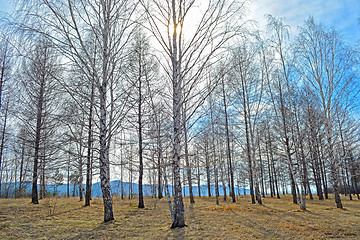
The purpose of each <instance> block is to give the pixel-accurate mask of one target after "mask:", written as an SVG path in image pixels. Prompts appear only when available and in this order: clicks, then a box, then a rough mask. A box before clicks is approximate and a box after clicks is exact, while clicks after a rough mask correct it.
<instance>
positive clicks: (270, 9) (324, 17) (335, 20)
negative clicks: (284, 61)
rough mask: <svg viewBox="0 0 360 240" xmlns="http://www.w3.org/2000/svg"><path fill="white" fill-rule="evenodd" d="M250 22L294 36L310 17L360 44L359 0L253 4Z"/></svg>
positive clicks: (2, 0)
mask: <svg viewBox="0 0 360 240" xmlns="http://www.w3.org/2000/svg"><path fill="white" fill-rule="evenodd" d="M13 2H14V0H0V11H10V10H11V4H10V3H13ZM249 10H250V16H249V17H250V18H252V19H255V20H256V21H258V22H259V25H260V27H261V28H262V29H265V24H266V23H265V18H264V15H265V14H267V13H270V14H272V15H273V16H275V17H282V18H285V21H286V23H287V24H289V25H290V26H291V29H292V34H296V33H297V32H298V29H297V27H298V26H301V25H302V24H303V23H304V20H305V19H307V18H308V17H309V16H310V15H311V16H314V17H315V19H316V20H317V21H320V22H322V23H323V24H325V25H327V26H334V27H335V28H336V29H337V30H338V31H339V32H340V33H341V34H342V35H343V36H344V39H345V40H346V41H348V42H350V43H355V42H358V41H359V40H360V24H359V22H358V19H359V18H360V0H251V3H250V6H249Z"/></svg>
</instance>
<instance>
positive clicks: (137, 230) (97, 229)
mask: <svg viewBox="0 0 360 240" xmlns="http://www.w3.org/2000/svg"><path fill="white" fill-rule="evenodd" d="M342 199H343V205H344V207H345V208H344V209H343V210H339V209H336V208H335V203H334V202H333V199H330V200H324V201H318V200H313V201H310V200H308V201H307V206H308V211H305V212H303V211H300V210H299V207H298V205H294V204H292V203H291V197H290V196H281V199H275V198H270V197H269V196H268V197H266V198H265V199H264V204H263V205H262V206H260V205H252V204H251V202H250V197H249V196H245V197H244V196H241V197H239V198H238V202H237V203H235V204H232V203H230V201H227V202H223V201H221V203H220V206H217V205H216V204H215V199H214V198H208V197H201V198H195V201H196V203H195V204H193V205H190V204H189V203H188V202H189V199H188V198H185V200H184V201H185V214H186V215H185V217H186V224H187V225H188V226H187V227H185V228H182V229H170V228H169V227H170V225H171V220H170V217H169V210H168V205H167V201H166V199H162V200H157V199H152V198H146V199H145V209H137V208H136V204H137V200H136V199H132V200H128V199H126V200H121V199H120V198H119V197H115V198H114V215H115V221H112V222H110V223H105V224H104V223H103V222H102V220H103V205H102V199H97V198H96V199H93V201H92V206H90V207H83V203H81V202H79V201H78V198H56V199H55V198H54V199H46V200H40V204H38V205H33V204H31V203H30V199H17V200H14V199H1V200H0V239H124V238H126V239H329V238H344V239H360V201H359V200H357V199H356V200H353V201H349V200H347V199H345V197H342ZM54 205H55V208H53V206H54ZM50 211H51V213H50ZM53 211H54V213H53ZM50 214H51V215H50Z"/></svg>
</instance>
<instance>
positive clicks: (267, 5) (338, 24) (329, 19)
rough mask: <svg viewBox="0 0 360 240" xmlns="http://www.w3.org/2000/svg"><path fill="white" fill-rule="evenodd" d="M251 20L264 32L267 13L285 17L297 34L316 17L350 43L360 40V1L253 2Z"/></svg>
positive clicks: (271, 0)
mask: <svg viewBox="0 0 360 240" xmlns="http://www.w3.org/2000/svg"><path fill="white" fill-rule="evenodd" d="M249 10H250V16H249V17H250V18H251V19H255V20H256V21H258V22H259V26H260V28H261V29H265V26H266V19H265V18H264V15H265V14H268V13H270V14H271V15H273V16H274V17H278V18H284V20H285V23H286V24H288V25H290V27H291V33H292V34H293V35H296V34H297V33H298V32H299V29H298V27H299V26H301V25H303V24H304V21H305V20H306V19H307V18H308V17H309V16H313V17H314V18H315V20H316V21H317V22H321V23H322V24H324V25H326V26H328V27H335V29H336V30H337V31H338V32H340V34H342V35H343V37H344V40H345V41H347V42H349V43H350V44H353V43H356V42H358V41H359V40H360V23H359V19H360V1H359V0H252V1H251V3H250V7H249Z"/></svg>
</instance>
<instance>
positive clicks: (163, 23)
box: [140, 0, 242, 228]
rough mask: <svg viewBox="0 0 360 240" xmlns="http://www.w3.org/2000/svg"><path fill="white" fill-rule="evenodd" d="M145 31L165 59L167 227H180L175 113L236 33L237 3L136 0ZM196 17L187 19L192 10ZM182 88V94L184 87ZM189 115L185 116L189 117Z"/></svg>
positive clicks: (178, 143) (178, 123) (181, 211)
mask: <svg viewBox="0 0 360 240" xmlns="http://www.w3.org/2000/svg"><path fill="white" fill-rule="evenodd" d="M140 2H141V4H142V6H143V7H144V9H145V11H146V13H147V16H148V19H149V25H148V26H149V27H148V28H149V30H150V31H151V32H152V34H153V36H154V38H155V39H156V40H157V42H158V43H159V45H160V46H161V48H162V50H163V55H164V57H166V62H165V63H164V64H163V66H164V70H165V72H166V74H167V76H168V79H169V80H170V89H171V99H172V115H173V116H172V117H173V139H172V142H173V156H172V164H173V172H174V178H175V186H174V187H175V195H174V218H173V219H172V220H173V223H172V226H171V227H172V228H176V227H184V226H185V219H184V204H183V198H182V190H181V179H180V154H181V135H182V134H183V126H184V124H183V123H182V116H181V111H182V109H183V105H184V103H185V102H186V101H187V100H188V96H189V95H191V93H192V91H193V89H194V87H196V86H198V84H199V82H200V81H201V79H202V78H201V75H202V73H203V71H204V69H205V66H207V65H208V63H210V62H211V61H212V59H213V57H214V56H215V55H216V53H217V52H218V51H219V50H221V48H222V47H223V46H224V45H225V44H226V43H227V42H228V41H229V40H230V39H231V38H232V37H234V36H235V34H236V30H237V29H236V28H235V26H238V25H237V24H239V19H240V18H241V12H242V5H241V6H239V5H238V4H237V3H236V2H235V1H227V0H221V1H213V0H209V1H206V2H204V1H201V3H200V1H195V0H168V1H159V0H151V1H146V0H141V1H140ZM198 11H201V12H202V14H201V15H200V16H198V18H197V19H196V21H194V19H191V18H192V16H194V14H197V15H198V14H199V12H198ZM185 89H186V90H187V92H185V91H184V90H185ZM191 116H192V114H188V116H187V118H190V117H191Z"/></svg>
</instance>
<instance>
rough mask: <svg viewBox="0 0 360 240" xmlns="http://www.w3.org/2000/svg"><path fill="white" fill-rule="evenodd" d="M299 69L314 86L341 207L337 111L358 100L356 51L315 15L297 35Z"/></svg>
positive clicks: (334, 184) (334, 183) (338, 203)
mask: <svg viewBox="0 0 360 240" xmlns="http://www.w3.org/2000/svg"><path fill="white" fill-rule="evenodd" d="M297 46H298V51H297V53H298V55H297V56H298V61H299V62H298V71H299V72H300V74H301V76H302V77H303V79H304V82H305V83H306V84H307V85H308V86H309V88H310V89H311V93H312V95H313V97H314V99H315V100H316V105H317V107H318V108H319V109H320V111H321V115H322V118H323V121H324V124H325V136H326V152H327V156H328V158H329V160H330V171H331V183H332V187H333V191H334V195H335V203H336V207H337V208H342V207H343V206H342V203H341V199H340V194H339V180H340V179H339V172H338V169H339V159H338V158H337V156H336V154H335V146H336V145H335V141H336V135H337V134H336V132H335V126H336V120H335V119H336V114H337V112H338V111H339V109H348V108H349V107H351V103H353V102H355V101H354V99H356V96H357V95H358V91H359V89H358V87H357V85H355V75H354V70H353V68H349V66H353V67H354V66H356V64H357V62H356V57H355V54H354V51H352V50H351V49H350V48H346V47H345V45H344V44H343V43H342V41H341V38H340V36H339V34H338V33H337V32H336V31H335V30H334V29H327V28H326V27H324V26H323V25H321V24H319V23H316V22H315V20H314V19H313V18H311V17H310V18H309V19H308V20H307V21H306V22H305V26H304V27H303V28H301V31H300V35H299V37H298V39H297Z"/></svg>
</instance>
